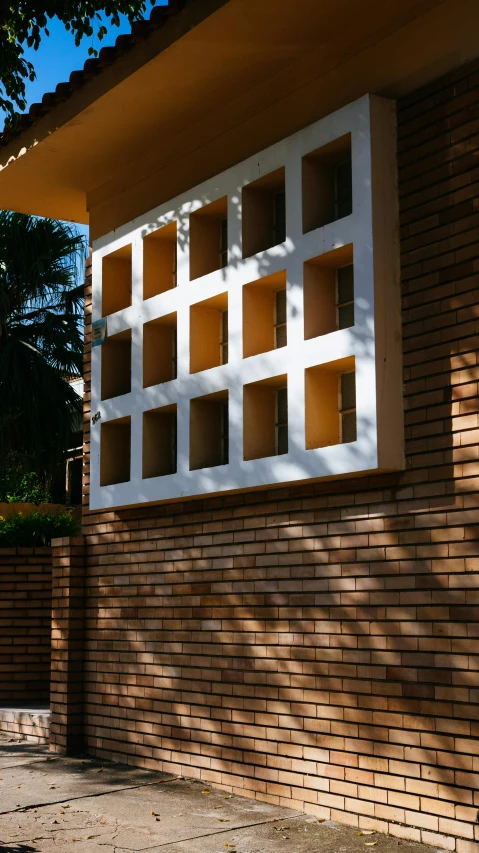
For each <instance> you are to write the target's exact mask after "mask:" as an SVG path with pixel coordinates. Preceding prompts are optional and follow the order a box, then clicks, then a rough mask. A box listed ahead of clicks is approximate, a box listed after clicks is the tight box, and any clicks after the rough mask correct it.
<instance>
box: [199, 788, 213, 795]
mask: <svg viewBox="0 0 479 853" xmlns="http://www.w3.org/2000/svg"><path fill="white" fill-rule="evenodd" d="M201 793H202V794H211V791H210V789H209V788H203V790H202V792H201Z"/></svg>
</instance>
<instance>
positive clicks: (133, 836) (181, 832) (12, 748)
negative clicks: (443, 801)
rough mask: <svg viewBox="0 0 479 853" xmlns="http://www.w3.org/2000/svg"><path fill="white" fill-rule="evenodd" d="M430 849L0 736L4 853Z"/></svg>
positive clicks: (386, 852) (0, 849)
mask: <svg viewBox="0 0 479 853" xmlns="http://www.w3.org/2000/svg"><path fill="white" fill-rule="evenodd" d="M398 848H400V849H401V851H402V853H430V851H431V848H427V847H424V846H422V845H420V844H414V843H411V842H408V841H402V840H401V841H399V840H397V839H395V838H391V837H388V836H384V835H380V834H379V833H375V834H371V833H364V834H361V833H360V832H359V831H358V830H355V829H351V828H349V827H345V826H342V825H340V824H337V823H333V822H330V821H323V822H318V821H317V819H316V818H315V817H314V816H311V815H304V814H303V813H301V812H296V811H293V810H291V809H285V808H280V807H277V806H272V805H268V804H265V803H260V802H257V801H255V800H251V799H248V798H244V797H238V796H231V795H229V794H227V793H225V792H224V791H218V790H215V789H214V788H213V787H210V786H209V785H206V784H205V783H202V782H198V781H194V780H189V779H186V778H178V777H176V776H169V775H168V774H165V773H154V772H149V771H146V770H141V769H137V768H132V767H125V766H122V765H118V764H110V763H109V762H101V761H98V760H92V759H88V758H85V759H82V758H75V759H72V758H60V757H56V756H50V755H49V754H48V752H47V750H46V748H44V747H38V746H35V745H32V744H30V743H25V742H24V743H19V742H15V741H12V740H10V739H9V738H8V737H6V736H0V853H63V851H70V850H74V851H75V853H132V851H145V853H278V851H283V850H284V851H285V853H331V851H337V853H393V851H394V853H398Z"/></svg>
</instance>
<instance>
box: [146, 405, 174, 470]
mask: <svg viewBox="0 0 479 853" xmlns="http://www.w3.org/2000/svg"><path fill="white" fill-rule="evenodd" d="M176 457H177V413H176V405H171V406H163V407H161V408H159V409H151V410H150V411H149V412H144V413H143V479H147V478H149V477H163V476H166V475H167V474H176V469H177V461H176Z"/></svg>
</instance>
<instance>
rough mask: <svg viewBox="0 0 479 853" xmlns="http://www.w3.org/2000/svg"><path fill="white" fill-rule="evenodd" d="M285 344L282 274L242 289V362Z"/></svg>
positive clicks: (283, 283) (284, 288)
mask: <svg viewBox="0 0 479 853" xmlns="http://www.w3.org/2000/svg"><path fill="white" fill-rule="evenodd" d="M286 344H287V297H286V271H285V270H282V271H281V272H278V273H273V275H268V276H265V277H264V278H260V279H258V281H254V282H251V283H250V284H245V285H244V286H243V358H249V356H251V355H258V354H259V353H262V352H269V351H270V350H273V349H277V348H279V347H284V346H286Z"/></svg>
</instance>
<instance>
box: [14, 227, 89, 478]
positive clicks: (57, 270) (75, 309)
mask: <svg viewBox="0 0 479 853" xmlns="http://www.w3.org/2000/svg"><path fill="white" fill-rule="evenodd" d="M84 252H85V243H84V238H83V237H82V236H81V235H80V234H79V233H78V232H77V231H76V230H75V229H74V228H73V227H72V226H70V225H67V224H65V223H62V222H57V221H56V220H53V219H37V218H36V217H33V216H26V215H24V214H19V213H11V212H9V211H0V458H1V459H6V458H7V457H8V455H9V454H11V453H21V454H23V455H25V456H27V457H28V458H30V459H31V460H32V461H33V469H34V470H35V471H37V473H39V474H41V475H43V476H47V477H48V476H49V475H51V473H52V472H53V471H54V469H55V466H56V465H57V464H58V462H59V461H60V460H61V459H62V457H63V455H64V452H65V450H66V447H67V442H68V436H69V434H70V431H71V428H72V426H73V424H74V419H75V415H76V417H77V418H78V414H77V413H78V411H80V410H81V400H80V399H79V398H78V396H77V395H76V393H75V392H74V390H73V389H72V388H71V387H70V385H69V383H68V381H67V380H68V379H69V378H71V377H74V376H80V375H81V373H82V351H83V340H82V307H83V287H82V286H81V285H78V284H77V278H78V272H79V263H80V260H81V259H83V257H84Z"/></svg>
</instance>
